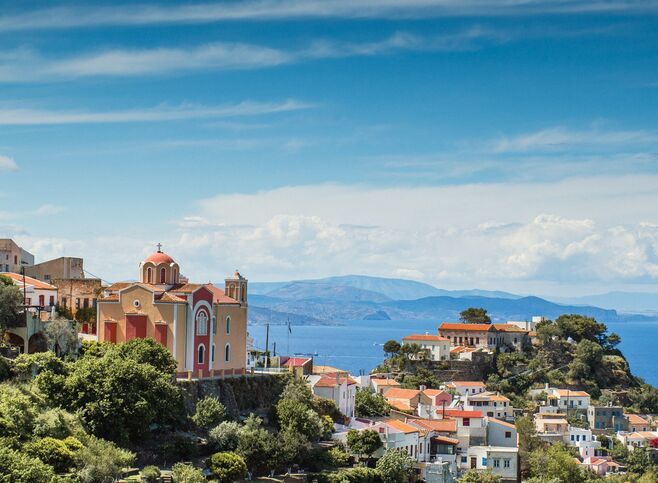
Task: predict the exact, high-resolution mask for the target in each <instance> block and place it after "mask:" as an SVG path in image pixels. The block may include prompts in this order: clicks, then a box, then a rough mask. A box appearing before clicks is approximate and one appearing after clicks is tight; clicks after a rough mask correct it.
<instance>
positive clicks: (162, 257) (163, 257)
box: [143, 250, 176, 265]
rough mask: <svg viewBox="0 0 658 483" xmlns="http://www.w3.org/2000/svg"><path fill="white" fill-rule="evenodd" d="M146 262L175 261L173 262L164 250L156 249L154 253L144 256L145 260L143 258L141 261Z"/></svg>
mask: <svg viewBox="0 0 658 483" xmlns="http://www.w3.org/2000/svg"><path fill="white" fill-rule="evenodd" d="M146 262H151V263H155V264H156V265H157V264H158V263H176V262H174V259H173V258H171V257H170V256H169V255H167V254H166V253H165V252H161V251H160V250H158V251H157V252H155V253H151V254H150V255H149V256H148V257H147V258H146V260H144V262H143V263H146Z"/></svg>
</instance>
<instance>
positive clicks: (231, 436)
mask: <svg viewBox="0 0 658 483" xmlns="http://www.w3.org/2000/svg"><path fill="white" fill-rule="evenodd" d="M239 433H240V425H239V424H238V423H237V422H235V421H223V422H221V423H219V424H218V425H217V426H215V427H214V428H213V429H211V430H210V433H209V434H208V441H209V443H210V444H211V445H212V447H213V449H214V450H216V451H235V450H236V449H237V447H238V441H239Z"/></svg>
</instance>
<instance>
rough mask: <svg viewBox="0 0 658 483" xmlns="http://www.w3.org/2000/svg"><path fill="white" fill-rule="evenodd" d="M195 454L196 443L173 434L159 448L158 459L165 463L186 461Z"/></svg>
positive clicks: (180, 435) (196, 450)
mask: <svg viewBox="0 0 658 483" xmlns="http://www.w3.org/2000/svg"><path fill="white" fill-rule="evenodd" d="M197 453H198V447H197V444H196V441H195V440H194V439H192V438H190V437H188V436H185V435H183V434H175V435H174V436H173V437H171V438H168V439H167V441H165V442H164V444H163V445H162V446H160V457H161V458H163V459H164V460H166V461H181V460H187V459H189V458H192V457H194V456H196V455H197Z"/></svg>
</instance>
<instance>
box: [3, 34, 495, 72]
mask: <svg viewBox="0 0 658 483" xmlns="http://www.w3.org/2000/svg"><path fill="white" fill-rule="evenodd" d="M503 39H504V36H502V35H501V34H499V33H496V32H493V31H488V30H485V29H482V28H479V27H472V28H469V29H466V30H463V31H458V32H454V33H445V34H442V35H439V36H432V37H421V36H417V35H413V34H409V33H406V32H396V33H394V34H393V35H391V36H389V37H386V38H383V39H379V40H374V41H370V42H360V43H356V42H340V41H335V40H316V41H313V42H311V43H310V44H309V45H308V46H306V47H300V48H297V49H289V50H282V49H276V48H272V47H269V46H262V45H252V44H245V43H228V42H213V43H207V44H204V45H200V46H192V47H175V48H174V47H171V48H169V47H158V48H152V49H112V50H106V51H101V52H94V53H85V54H79V55H77V56H72V57H68V58H66V57H65V58H59V59H53V58H47V57H44V56H43V55H41V54H39V53H38V52H35V51H33V50H30V49H26V48H22V49H18V50H16V51H9V52H0V82H39V81H45V82H52V81H53V80H66V79H76V78H82V77H92V76H105V77H134V76H144V75H162V74H165V73H174V72H187V71H196V70H203V71H213V70H236V69H259V68H266V67H274V66H278V65H285V64H293V63H299V62H304V61H308V60H318V59H326V58H339V57H356V56H373V55H383V54H388V53H392V52H398V51H405V50H431V51H454V50H464V49H471V48H474V47H476V46H477V44H478V43H479V42H481V41H486V40H488V41H492V40H493V41H500V40H503Z"/></svg>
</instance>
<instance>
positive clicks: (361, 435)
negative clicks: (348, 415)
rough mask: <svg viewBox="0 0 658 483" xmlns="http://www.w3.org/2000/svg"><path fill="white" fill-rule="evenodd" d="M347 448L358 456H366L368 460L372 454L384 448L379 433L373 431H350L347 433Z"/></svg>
mask: <svg viewBox="0 0 658 483" xmlns="http://www.w3.org/2000/svg"><path fill="white" fill-rule="evenodd" d="M347 447H348V448H349V449H350V451H351V452H352V454H354V455H356V456H365V457H367V458H368V459H370V457H371V456H372V454H373V453H374V452H375V451H377V450H378V449H379V448H381V447H382V440H381V439H380V438H379V433H377V431H375V430H373V429H364V430H363V431H357V430H355V429H350V430H349V431H348V432H347Z"/></svg>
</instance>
